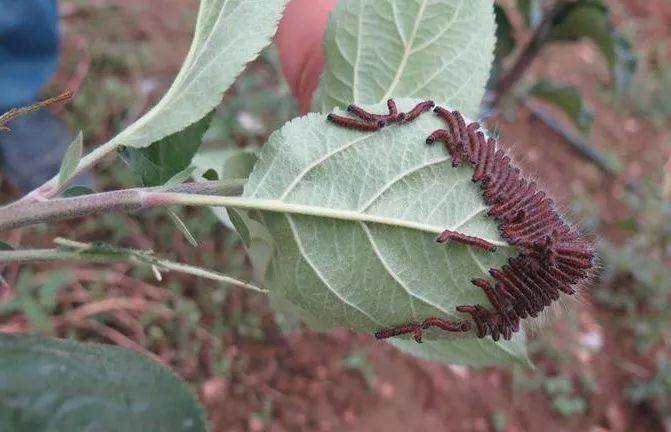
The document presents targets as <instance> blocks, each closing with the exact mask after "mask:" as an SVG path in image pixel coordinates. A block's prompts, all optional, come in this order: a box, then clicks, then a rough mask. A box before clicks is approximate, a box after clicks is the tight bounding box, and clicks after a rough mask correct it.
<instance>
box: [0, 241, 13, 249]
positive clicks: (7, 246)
mask: <svg viewBox="0 0 671 432" xmlns="http://www.w3.org/2000/svg"><path fill="white" fill-rule="evenodd" d="M0 250H3V251H11V250H14V248H13V247H12V246H11V245H10V244H9V243H5V242H3V241H0Z"/></svg>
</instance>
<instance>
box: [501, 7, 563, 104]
mask: <svg viewBox="0 0 671 432" xmlns="http://www.w3.org/2000/svg"><path fill="white" fill-rule="evenodd" d="M566 3H570V1H569V0H558V1H557V2H556V3H555V4H554V5H553V6H552V8H550V10H549V11H548V12H546V13H545V14H544V15H543V19H542V20H541V22H540V23H538V25H537V26H536V28H535V29H534V32H533V34H532V35H531V39H530V40H529V42H528V43H527V44H526V46H525V47H524V49H523V50H522V52H521V53H520V54H519V56H518V57H517V59H516V60H515V63H513V65H512V66H511V67H510V69H508V71H507V72H506V73H505V74H504V75H503V76H502V77H501V79H500V80H499V81H498V82H497V83H496V85H495V86H494V90H493V93H494V96H493V99H492V101H491V105H490V106H491V108H495V107H496V106H497V105H498V104H499V102H501V99H503V97H504V96H505V95H506V94H508V92H510V90H512V89H513V88H514V87H515V85H516V84H517V82H518V81H519V80H520V79H521V78H522V77H523V76H524V74H525V72H526V71H527V69H528V68H529V67H530V66H531V64H532V63H533V61H534V60H535V59H536V57H537V56H538V54H539V53H540V51H541V49H542V48H543V45H545V42H546V41H547V38H548V36H549V34H550V31H551V30H552V23H553V21H554V20H555V18H556V17H557V16H558V15H559V14H560V13H561V12H562V10H563V9H564V6H566Z"/></svg>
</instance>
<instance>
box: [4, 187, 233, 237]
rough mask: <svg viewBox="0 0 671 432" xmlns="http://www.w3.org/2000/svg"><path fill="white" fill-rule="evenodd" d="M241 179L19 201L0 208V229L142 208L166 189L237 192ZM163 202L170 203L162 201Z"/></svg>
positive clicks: (150, 204)
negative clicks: (149, 197)
mask: <svg viewBox="0 0 671 432" xmlns="http://www.w3.org/2000/svg"><path fill="white" fill-rule="evenodd" d="M244 182H245V180H242V179H234V180H224V181H210V182H195V183H184V184H181V185H177V186H172V187H157V188H136V189H127V190H119V191H112V192H102V193H97V194H90V195H82V196H78V197H74V198H60V199H53V200H48V201H37V202H30V201H19V202H16V203H14V204H11V205H9V206H5V207H2V208H0V231H6V230H10V229H15V228H20V227H23V226H28V225H34V224H38V223H43V222H47V223H50V222H55V221H58V220H63V219H72V218H76V217H82V216H91V215H98V214H102V213H129V212H135V211H139V210H144V209H146V208H150V207H156V206H157V204H155V203H150V202H148V201H147V197H148V196H153V195H155V194H161V193H165V192H166V191H167V192H173V193H178V194H179V193H182V194H184V195H187V196H188V195H195V194H206V195H211V194H226V195H234V194H240V193H241V191H242V187H243V186H244ZM173 204H175V203H173ZM165 205H170V203H165Z"/></svg>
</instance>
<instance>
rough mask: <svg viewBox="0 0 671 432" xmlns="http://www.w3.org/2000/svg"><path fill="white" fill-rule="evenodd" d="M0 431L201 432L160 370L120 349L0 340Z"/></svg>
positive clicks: (190, 402)
mask: <svg viewBox="0 0 671 432" xmlns="http://www.w3.org/2000/svg"><path fill="white" fill-rule="evenodd" d="M0 352H2V356H0V430H3V431H13V432H63V431H68V432H79V431H96V432H108V431H109V432H117V431H124V432H133V431H164V432H171V431H175V432H177V431H179V432H186V431H199V432H200V431H205V430H206V421H205V416H204V413H203V410H202V408H201V407H200V405H199V404H198V402H197V401H196V399H195V397H194V395H193V394H192V393H191V391H190V390H189V388H188V387H187V386H186V384H184V383H183V382H181V381H180V380H179V378H177V376H175V375H174V374H173V373H172V372H170V371H169V370H168V369H167V368H165V367H164V366H162V365H160V364H159V363H156V362H154V361H151V360H149V359H147V358H146V357H144V356H143V355H141V354H138V353H135V352H132V351H128V350H125V349H121V348H117V347H112V346H105V345H97V344H81V343H77V342H73V341H67V340H56V339H48V338H42V337H35V336H15V335H2V334H0Z"/></svg>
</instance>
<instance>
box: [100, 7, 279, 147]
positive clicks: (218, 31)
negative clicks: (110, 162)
mask: <svg viewBox="0 0 671 432" xmlns="http://www.w3.org/2000/svg"><path fill="white" fill-rule="evenodd" d="M285 4H286V0H202V1H201V2H200V9H199V12H198V21H197V23H196V32H195V35H194V38H193V42H192V43H191V49H190V50H189V53H188V55H187V57H186V59H185V60H184V63H183V64H182V68H181V70H180V71H179V74H178V75H177V77H176V78H175V81H174V82H173V84H172V86H171V87H170V89H169V90H168V92H167V93H166V94H165V96H163V98H162V99H161V100H160V101H159V103H158V104H156V106H155V107H153V108H152V109H151V110H150V111H149V112H147V113H146V114H145V115H144V116H142V117H141V118H140V119H139V120H137V121H136V122H135V123H133V124H132V125H130V126H129V127H128V128H126V129H125V130H124V131H122V132H121V133H120V134H119V135H118V136H116V137H115V138H114V139H113V142H114V143H117V144H118V145H124V146H127V147H136V148H141V147H146V146H148V145H150V144H152V143H154V142H156V141H158V140H160V139H162V138H164V137H166V136H168V135H172V134H174V133H176V132H179V131H181V130H182V129H184V128H185V127H187V126H189V125H191V124H193V123H195V122H197V121H198V120H200V119H201V118H203V117H204V116H205V115H206V114H207V113H208V112H210V111H211V110H212V109H213V108H214V107H215V106H217V105H218V104H219V102H220V101H221V98H222V95H223V93H224V91H226V89H228V87H229V86H230V85H231V84H232V83H233V80H235V77H237V76H238V74H239V73H240V72H242V69H243V68H244V66H245V64H247V62H249V61H251V60H253V59H254V58H255V57H256V56H257V55H258V53H259V52H260V51H261V50H262V49H263V48H264V47H265V46H266V45H268V44H269V43H270V40H271V37H272V36H273V34H274V33H275V29H276V27H277V22H278V20H279V18H280V16H281V13H282V11H283V10H284V6H285Z"/></svg>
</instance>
